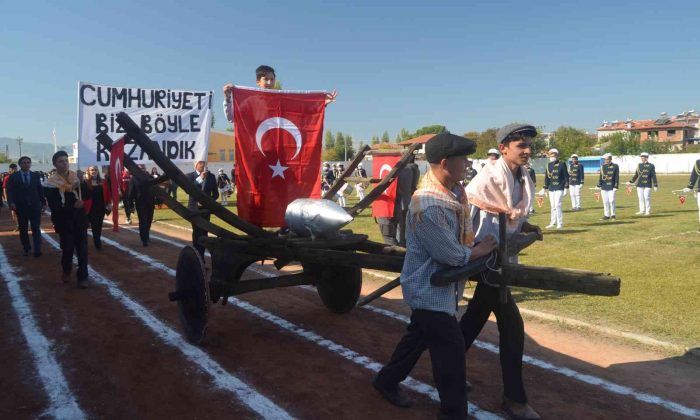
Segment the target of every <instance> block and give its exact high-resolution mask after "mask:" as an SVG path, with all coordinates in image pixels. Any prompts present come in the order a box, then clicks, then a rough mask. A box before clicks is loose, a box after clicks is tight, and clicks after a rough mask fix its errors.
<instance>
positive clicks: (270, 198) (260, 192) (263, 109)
mask: <svg viewBox="0 0 700 420" xmlns="http://www.w3.org/2000/svg"><path fill="white" fill-rule="evenodd" d="M256 84H257V85H258V88H245V87H239V86H233V85H230V84H227V85H225V86H224V95H225V101H224V107H225V111H226V114H227V118H229V116H230V115H231V114H232V116H233V121H234V128H235V133H236V135H235V137H236V167H237V171H236V185H238V186H239V188H238V190H237V205H238V215H239V216H240V217H241V218H243V219H244V220H247V221H249V222H251V223H253V224H255V225H258V226H268V227H282V226H284V225H285V222H284V212H285V209H286V207H287V204H289V203H290V202H292V201H294V200H295V199H297V198H320V196H321V192H320V181H321V180H320V174H321V171H320V164H321V147H322V134H323V119H324V115H325V106H326V105H327V104H328V103H330V102H333V101H334V100H335V97H336V93H335V92H332V93H327V92H320V91H319V92H296V91H280V90H275V89H273V88H274V87H275V73H274V69H272V68H271V67H269V66H260V67H258V69H257V70H256ZM229 104H230V105H229ZM229 120H230V118H229Z"/></svg>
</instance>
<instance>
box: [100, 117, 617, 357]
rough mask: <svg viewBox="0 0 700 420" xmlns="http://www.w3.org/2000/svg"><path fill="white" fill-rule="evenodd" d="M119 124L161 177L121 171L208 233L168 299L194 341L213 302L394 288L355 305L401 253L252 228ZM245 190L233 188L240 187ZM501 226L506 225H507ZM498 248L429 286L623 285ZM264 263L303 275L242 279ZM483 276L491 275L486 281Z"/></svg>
mask: <svg viewBox="0 0 700 420" xmlns="http://www.w3.org/2000/svg"><path fill="white" fill-rule="evenodd" d="M116 119H117V122H118V123H119V124H120V125H121V127H122V128H123V129H124V131H125V132H126V134H127V138H128V139H130V140H133V141H134V142H135V143H136V144H138V145H139V146H140V147H141V149H142V150H143V151H144V152H145V153H146V154H148V156H149V157H150V159H151V160H152V161H153V162H154V163H156V164H157V165H158V166H159V167H160V168H161V169H162V171H163V173H164V175H163V176H161V177H159V178H156V179H153V178H152V177H150V176H149V175H148V174H146V173H145V172H144V171H142V170H141V169H139V168H138V166H137V165H136V164H135V163H134V162H133V161H132V160H131V159H129V158H128V157H127V156H125V158H124V166H125V167H126V168H127V169H129V170H130V171H131V173H132V175H133V176H135V177H137V178H138V179H139V180H142V181H144V182H149V183H151V184H152V185H153V187H154V188H153V192H154V195H156V196H157V198H159V199H161V200H162V201H163V202H164V203H165V204H166V205H168V207H169V208H170V209H172V210H173V211H175V212H176V213H177V214H178V215H180V216H181V217H183V218H184V219H186V220H188V221H189V222H190V223H192V225H194V226H197V227H199V228H202V229H204V230H206V231H207V232H209V233H210V234H212V235H213V236H209V237H202V238H200V243H201V244H202V245H204V246H205V247H206V249H207V250H208V251H209V253H210V254H211V264H210V267H205V263H204V261H203V260H202V258H201V257H200V255H199V253H198V252H197V251H196V250H195V249H194V248H193V247H192V246H185V247H184V248H183V249H182V251H181V252H180V256H179V258H178V261H177V270H176V276H175V281H176V285H175V291H174V292H172V293H170V294H169V298H170V300H171V301H175V302H177V304H178V308H179V314H180V320H181V322H182V325H183V328H184V330H185V334H186V336H187V338H188V339H189V340H190V341H191V342H193V343H199V342H201V341H202V339H203V338H204V333H205V330H206V326H207V320H208V316H209V306H210V305H211V304H212V303H217V302H222V303H223V304H225V303H226V302H227V300H228V297H229V296H234V295H239V294H243V293H248V292H254V291H258V290H265V289H271V288H277V287H288V286H299V285H313V286H315V287H316V290H317V291H318V294H319V296H320V298H321V300H322V302H323V304H324V305H325V306H326V307H327V308H328V309H330V310H331V311H333V312H335V313H345V312H348V311H350V310H351V309H353V308H354V307H355V306H357V305H358V304H359V305H362V304H366V303H369V302H370V301H371V300H373V299H376V298H377V297H379V296H381V295H382V294H383V293H385V292H386V291H388V290H390V289H391V288H393V287H396V286H397V285H398V284H399V279H398V277H397V278H396V279H395V280H394V281H392V282H390V283H389V284H388V285H386V286H383V287H382V288H380V289H378V290H377V291H375V292H374V293H372V294H371V295H369V296H366V297H365V298H364V299H363V300H362V301H359V298H360V291H361V287H362V269H363V268H369V269H377V270H383V271H388V272H394V273H399V272H400V271H401V268H402V266H403V259H404V255H405V249H403V248H401V247H396V246H386V245H384V244H382V243H378V242H374V241H371V240H369V239H368V237H367V235H362V234H356V233H353V232H352V231H349V230H342V231H340V232H338V233H337V235H335V236H334V237H332V238H327V239H318V238H316V239H312V238H302V237H295V236H294V235H293V234H290V233H288V232H286V231H284V230H277V231H272V230H265V229H262V228H260V227H258V226H255V225H252V224H250V223H248V222H247V221H245V220H243V219H241V218H239V217H238V216H237V215H235V214H234V213H232V212H230V211H229V210H227V209H226V208H225V207H223V206H222V205H220V204H219V203H217V202H216V201H215V200H213V199H211V198H210V197H208V196H206V195H205V194H204V193H203V192H202V191H201V190H200V189H199V188H197V187H196V186H195V185H194V183H193V182H191V181H190V180H188V179H187V178H186V176H185V174H183V173H182V172H181V171H180V169H179V168H178V167H177V166H175V164H173V162H172V161H171V160H170V159H168V158H167V157H166V156H165V155H164V154H163V153H162V151H161V150H160V149H159V148H158V146H157V145H156V144H155V143H154V142H152V141H151V139H150V138H149V137H148V136H147V135H146V134H145V133H144V132H143V131H142V130H141V129H140V128H139V126H138V125H137V124H136V123H134V122H133V121H132V120H131V119H130V118H129V116H128V115H126V114H125V113H120V114H118V115H117V118H116ZM97 138H98V141H100V143H101V144H102V145H103V146H104V147H105V148H107V149H111V145H112V140H111V139H110V138H109V136H108V135H106V134H100V135H99V136H98V137H97ZM417 147H418V145H414V146H413V147H411V148H409V149H407V150H406V151H405V152H404V154H403V156H402V158H401V159H400V160H399V162H398V163H397V164H396V165H395V166H394V167H393V169H392V170H391V171H390V172H389V173H388V174H387V175H386V176H385V177H384V178H383V179H375V180H371V181H372V182H374V183H376V186H375V187H374V189H373V190H372V191H370V192H369V193H368V194H367V195H366V197H365V198H364V199H363V200H361V201H360V202H359V203H357V204H356V205H355V206H353V207H352V208H349V209H347V212H348V213H349V214H350V215H352V216H356V215H357V214H359V213H360V212H361V211H362V210H363V209H365V208H367V207H368V206H369V205H370V204H371V203H372V202H373V201H374V200H375V199H376V198H377V197H378V196H379V195H380V194H381V193H382V192H383V191H384V190H385V189H386V188H387V187H388V186H389V185H390V184H391V182H393V180H394V179H396V177H397V175H398V172H399V171H400V170H401V169H402V168H404V167H405V165H406V164H407V163H408V162H409V160H410V158H411V156H412V154H413V152H414V151H415V149H416V148H417ZM368 153H372V152H370V150H369V147H368V146H366V147H365V148H364V149H362V150H361V151H360V152H359V153H358V154H357V155H356V156H355V158H354V160H353V161H352V162H351V163H350V164H349V165H348V167H347V169H346V170H345V172H344V173H343V174H341V176H340V177H339V178H338V180H336V182H335V183H334V185H333V186H331V188H330V190H329V191H327V192H326V193H325V195H324V198H330V197H333V195H334V194H335V193H336V192H337V191H338V190H339V189H340V188H341V186H342V185H343V183H344V182H345V180H346V179H348V176H349V175H350V174H352V173H353V171H354V170H355V168H356V167H357V165H358V164H359V163H360V162H361V161H362V159H363V158H364V156H365V155H366V154H368ZM168 180H170V181H172V182H175V183H176V184H177V185H178V186H179V187H180V188H182V189H183V190H184V191H185V192H186V193H187V194H189V195H190V196H192V197H194V198H195V199H196V200H197V201H198V202H199V203H200V205H201V206H202V207H203V210H198V211H192V210H190V209H188V208H186V207H184V206H183V205H182V204H180V203H179V202H177V201H176V200H174V199H172V198H171V197H170V196H169V195H167V193H166V192H165V191H164V190H163V189H162V188H155V187H156V186H157V185H158V184H160V183H162V182H166V181H168ZM244 187H245V186H240V185H239V186H238V188H244ZM203 212H207V213H210V214H213V215H216V216H217V217H219V218H220V219H221V220H222V221H224V222H226V223H227V224H228V225H230V226H231V227H232V228H235V229H236V230H238V231H240V233H239V232H234V231H232V230H229V229H224V228H222V227H220V226H217V225H215V224H213V223H211V222H209V221H208V220H206V219H205V218H203V217H201V216H202V213H203ZM501 225H502V226H504V224H501ZM501 235H502V238H503V237H505V232H501ZM535 236H538V235H535ZM534 239H541V234H540V235H539V237H538V238H537V237H533V234H529V236H528V237H527V238H526V240H525V242H527V244H526V245H525V246H527V245H529V243H531V242H532V241H533V240H534ZM500 243H501V244H502V245H501V248H500V249H499V253H498V257H497V258H492V261H491V263H489V262H488V261H486V259H484V260H481V261H477V262H475V263H474V264H470V265H469V266H467V267H462V268H459V269H452V270H447V271H445V272H443V273H438V275H436V276H435V277H434V278H433V279H432V281H433V283H434V284H447V283H449V282H452V281H458V280H464V279H469V278H474V279H475V280H477V281H490V282H496V283H498V284H499V285H500V286H501V287H502V289H503V290H504V291H505V287H506V286H509V285H513V286H521V287H532V288H539V289H548V290H559V291H566V292H574V293H586V294H595V295H605V296H615V295H618V294H619V290H620V279H619V278H616V277H612V276H610V275H609V274H602V273H592V272H586V271H579V270H566V269H558V268H543V267H531V266H524V265H520V264H506V263H505V262H504V261H505V258H506V257H505V256H507V255H508V252H507V246H508V244H507V243H506V241H504V240H501V241H500ZM520 247H522V244H521V245H520ZM263 260H274V265H275V267H276V268H277V269H282V268H283V267H285V266H287V265H288V264H290V263H292V262H295V263H297V264H299V265H301V267H302V268H303V269H302V271H301V272H296V273H293V274H282V275H279V276H274V277H270V278H260V279H251V280H243V279H242V275H243V272H244V271H245V270H246V268H247V267H248V266H250V265H251V264H253V263H255V262H258V261H263ZM483 273H489V274H488V276H486V275H483ZM487 279H488V280H487ZM358 301H359V303H358Z"/></svg>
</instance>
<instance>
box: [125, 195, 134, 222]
mask: <svg viewBox="0 0 700 420" xmlns="http://www.w3.org/2000/svg"><path fill="white" fill-rule="evenodd" d="M122 204H124V214H125V215H126V218H127V219H131V213H133V212H134V200H133V199H131V197H129V196H128V195H127V194H124V196H123V197H122Z"/></svg>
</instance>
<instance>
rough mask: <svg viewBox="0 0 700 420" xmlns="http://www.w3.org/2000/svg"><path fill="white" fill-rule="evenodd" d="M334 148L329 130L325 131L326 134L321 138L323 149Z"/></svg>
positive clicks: (333, 140) (333, 141) (333, 139)
mask: <svg viewBox="0 0 700 420" xmlns="http://www.w3.org/2000/svg"><path fill="white" fill-rule="evenodd" d="M333 146H335V138H333V133H332V132H331V130H326V134H325V136H324V138H323V149H324V150H328V149H332V148H333Z"/></svg>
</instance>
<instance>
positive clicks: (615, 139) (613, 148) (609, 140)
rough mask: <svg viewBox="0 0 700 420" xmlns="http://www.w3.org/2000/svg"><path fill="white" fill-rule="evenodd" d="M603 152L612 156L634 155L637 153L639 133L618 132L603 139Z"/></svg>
mask: <svg viewBox="0 0 700 420" xmlns="http://www.w3.org/2000/svg"><path fill="white" fill-rule="evenodd" d="M604 145H605V147H604V148H605V151H606V152H609V153H612V154H613V155H617V156H623V155H636V154H638V153H639V150H640V148H641V147H640V144H639V133H629V132H620V133H613V134H611V135H609V136H606V137H605V143H604Z"/></svg>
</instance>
